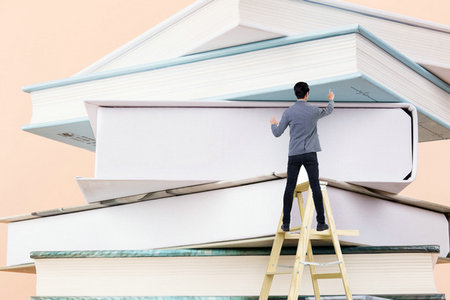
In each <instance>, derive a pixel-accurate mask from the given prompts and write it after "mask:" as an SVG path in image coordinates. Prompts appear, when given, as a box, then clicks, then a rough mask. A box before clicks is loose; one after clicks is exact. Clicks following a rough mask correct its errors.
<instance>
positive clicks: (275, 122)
mask: <svg viewBox="0 0 450 300" xmlns="http://www.w3.org/2000/svg"><path fill="white" fill-rule="evenodd" d="M270 124H272V125H274V124H275V125H278V122H277V119H275V117H272V119H270Z"/></svg>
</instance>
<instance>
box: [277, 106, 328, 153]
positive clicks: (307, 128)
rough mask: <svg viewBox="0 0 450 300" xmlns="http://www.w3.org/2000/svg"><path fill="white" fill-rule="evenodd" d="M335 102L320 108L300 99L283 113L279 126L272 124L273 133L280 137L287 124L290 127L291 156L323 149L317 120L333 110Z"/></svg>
mask: <svg viewBox="0 0 450 300" xmlns="http://www.w3.org/2000/svg"><path fill="white" fill-rule="evenodd" d="M333 107H334V102H333V101H330V102H329V103H328V106H327V107H326V108H319V107H317V106H315V105H311V104H309V103H307V102H306V101H302V100H299V101H297V102H296V103H295V104H294V105H292V106H291V107H289V108H288V109H286V110H285V112H284V113H283V117H282V118H281V121H280V123H279V124H278V126H276V125H275V124H273V125H272V133H273V134H274V135H275V136H276V137H278V136H280V135H281V134H282V133H283V132H284V130H285V129H286V127H287V126H289V129H290V142H289V156H292V155H299V154H303V153H309V152H319V151H321V148H320V142H319V136H318V134H317V121H318V120H319V119H320V118H322V117H325V116H327V115H329V114H331V112H332V111H333Z"/></svg>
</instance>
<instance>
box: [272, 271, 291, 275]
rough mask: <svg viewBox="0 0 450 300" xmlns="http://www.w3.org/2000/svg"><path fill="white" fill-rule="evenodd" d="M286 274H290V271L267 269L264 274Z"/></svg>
mask: <svg viewBox="0 0 450 300" xmlns="http://www.w3.org/2000/svg"><path fill="white" fill-rule="evenodd" d="M286 274H292V271H275V272H272V271H269V272H267V273H266V275H286Z"/></svg>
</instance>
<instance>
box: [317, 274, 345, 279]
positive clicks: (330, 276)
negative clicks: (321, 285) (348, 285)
mask: <svg viewBox="0 0 450 300" xmlns="http://www.w3.org/2000/svg"><path fill="white" fill-rule="evenodd" d="M336 278H342V274H341V273H318V274H312V279H313V280H317V279H336Z"/></svg>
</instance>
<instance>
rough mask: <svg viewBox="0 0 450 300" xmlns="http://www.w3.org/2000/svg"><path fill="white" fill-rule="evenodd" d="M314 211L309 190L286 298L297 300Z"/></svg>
mask: <svg viewBox="0 0 450 300" xmlns="http://www.w3.org/2000/svg"><path fill="white" fill-rule="evenodd" d="M313 213H314V206H313V199H312V192H311V190H309V192H308V197H307V200H306V206H305V211H304V214H303V220H302V225H301V228H300V238H299V240H298V246H297V254H296V256H295V263H294V269H293V271H292V279H291V285H290V288H289V295H288V300H297V298H298V293H299V290H300V282H301V278H302V275H303V269H304V264H303V263H301V262H302V261H305V258H306V251H307V248H308V242H309V235H310V231H311V223H312V217H313Z"/></svg>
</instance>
